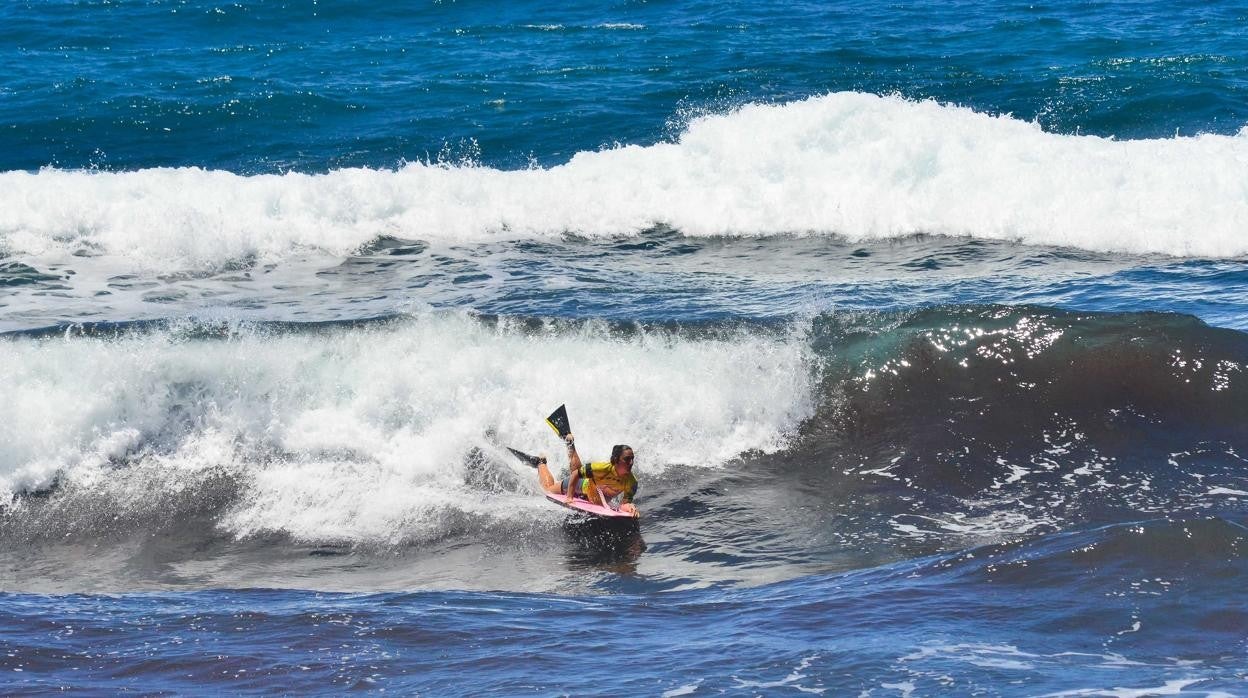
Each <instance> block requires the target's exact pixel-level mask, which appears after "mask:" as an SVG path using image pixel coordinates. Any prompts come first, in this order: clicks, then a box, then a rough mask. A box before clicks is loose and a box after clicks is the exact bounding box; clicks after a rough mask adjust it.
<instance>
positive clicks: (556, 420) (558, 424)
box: [546, 405, 572, 439]
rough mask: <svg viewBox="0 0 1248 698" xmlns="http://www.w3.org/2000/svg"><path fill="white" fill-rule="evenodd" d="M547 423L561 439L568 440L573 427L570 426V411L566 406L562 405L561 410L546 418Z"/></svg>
mask: <svg viewBox="0 0 1248 698" xmlns="http://www.w3.org/2000/svg"><path fill="white" fill-rule="evenodd" d="M546 423H547V424H549V425H550V428H551V429H554V430H555V433H556V434H558V435H559V438H561V439H563V438H567V436H568V434H571V433H572V425H570V424H568V409H567V406H566V405H560V406H559V409H557V410H555V411H554V412H552V413H551V415H550V416H549V417H547V418H546Z"/></svg>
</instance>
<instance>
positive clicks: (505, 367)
mask: <svg viewBox="0 0 1248 698" xmlns="http://www.w3.org/2000/svg"><path fill="white" fill-rule="evenodd" d="M793 332H794V333H796V334H794V335H793V336H789V335H777V336H767V337H764V336H759V335H756V334H746V333H744V332H743V331H742V332H726V333H725V334H724V336H720V337H714V338H711V337H703V338H696V339H694V338H689V337H684V338H682V337H680V336H677V335H674V334H671V333H668V332H665V331H641V332H640V333H639V334H635V335H630V338H629V339H628V340H626V341H621V340H619V339H618V338H615V336H614V335H613V334H612V333H611V332H609V331H608V329H607V328H605V327H603V326H600V325H597V324H594V323H591V324H588V325H580V326H576V327H566V326H565V327H562V328H553V327H551V328H547V329H545V330H542V331H537V332H534V331H531V330H520V329H518V328H516V327H514V326H511V325H509V324H508V323H506V322H501V323H499V324H498V325H490V324H488V323H482V322H480V321H478V320H476V319H474V318H471V317H467V316H462V315H426V316H421V317H418V318H412V319H408V320H404V321H399V322H396V323H392V324H387V325H382V326H374V327H371V328H364V329H360V328H356V329H351V330H329V331H323V332H312V333H297V334H268V333H265V332H261V331H246V330H245V328H243V329H240V330H239V331H238V332H236V333H235V334H234V335H233V336H231V337H230V338H223V339H202V338H201V339H192V338H189V336H188V334H187V332H186V330H185V329H174V330H172V331H162V332H157V333H152V334H141V335H130V336H124V337H122V338H118V339H110V340H105V339H93V338H81V337H78V338H70V339H64V338H56V339H42V340H33V339H9V340H5V341H0V365H3V366H5V368H6V396H5V397H6V399H5V400H3V401H0V496H3V495H9V494H11V493H13V492H18V491H22V490H29V489H32V488H41V487H46V486H48V485H50V484H51V483H52V482H53V481H54V479H56V478H58V477H59V478H60V481H61V483H62V484H63V485H64V486H66V487H67V488H72V489H73V490H74V491H75V492H76V493H77V494H78V496H81V495H82V493H84V492H86V493H87V494H88V495H89V493H90V492H91V491H93V490H99V491H101V492H105V493H106V494H107V496H108V497H109V498H110V499H118V500H121V501H118V503H117V506H119V507H123V508H124V507H126V506H128V502H129V501H134V502H142V501H159V499H160V497H161V496H162V494H170V493H172V492H174V491H175V490H178V489H179V488H185V487H195V486H197V485H196V483H197V482H200V481H202V479H203V477H204V475H205V473H208V472H211V473H221V472H224V473H226V474H227V475H228V476H230V477H231V478H233V479H234V480H236V481H238V482H239V483H240V487H239V491H240V494H239V495H238V497H237V502H236V503H235V504H234V506H233V507H232V508H231V509H230V510H229V511H228V512H227V513H226V514H224V515H223V517H222V519H221V520H220V521H219V524H220V525H221V526H222V527H223V528H224V529H225V530H227V531H229V532H231V533H234V534H236V535H239V536H246V535H250V534H264V533H272V532H282V533H287V534H290V535H292V536H295V537H296V538H299V539H303V540H310V541H321V540H335V541H341V540H345V541H378V542H383V543H384V542H394V541H395V540H406V539H418V538H422V537H429V536H437V535H438V534H439V533H440V532H441V530H442V527H443V522H444V521H445V520H446V519H447V518H448V517H450V518H455V517H460V518H462V517H463V516H485V517H496V518H497V517H513V516H518V515H526V514H523V512H524V511H525V510H526V509H527V510H529V513H528V514H527V516H529V517H532V516H539V515H540V513H535V512H541V513H549V514H551V515H554V513H555V512H554V510H553V509H550V510H548V509H547V508H545V507H543V506H542V505H540V504H534V502H540V498H538V497H536V496H535V494H536V492H537V489H536V478H535V476H534V475H533V473H532V471H531V470H529V469H528V468H527V466H522V465H519V464H511V461H510V456H508V455H507V454H506V452H505V451H504V450H503V449H502V446H504V445H507V446H514V447H517V448H520V449H522V450H525V451H529V452H537V451H542V450H549V451H551V452H552V454H553V455H552V463H553V464H555V465H556V466H558V465H560V464H561V463H562V462H563V456H562V453H561V451H560V450H559V444H558V440H557V439H556V437H555V436H554V434H553V433H551V431H550V429H549V428H548V427H547V426H546V425H545V424H544V422H543V420H544V418H545V416H546V415H547V414H548V413H549V412H550V411H551V410H552V409H553V408H555V407H557V406H558V405H559V404H560V403H562V402H566V403H567V406H568V411H569V414H570V415H571V417H572V424H573V427H574V429H575V430H576V434H577V440H578V443H579V444H580V445H581V450H582V451H583V452H584V453H585V455H586V456H588V457H590V458H604V457H605V456H606V455H607V454H608V452H609V450H610V448H611V445H612V444H614V443H618V442H627V443H630V444H631V445H632V446H633V447H634V448H635V449H636V451H637V453H638V473H639V475H641V477H642V478H643V480H645V479H648V478H649V479H650V480H651V482H655V478H661V476H662V473H663V471H664V470H665V469H666V468H668V467H671V466H672V464H676V463H679V464H682V466H683V467H716V466H718V465H719V464H721V463H723V462H725V461H726V460H727V459H730V458H732V457H733V456H734V455H736V454H738V453H740V452H742V451H745V450H747V449H762V450H774V449H777V448H780V447H782V446H783V445H784V439H785V434H786V433H788V432H791V430H792V429H793V428H794V427H795V425H797V424H800V423H801V422H802V421H803V420H804V419H805V418H807V417H808V416H809V415H810V413H811V411H812V410H813V397H812V392H813V390H814V380H815V377H814V376H812V374H811V358H810V356H809V349H808V344H807V342H806V341H804V340H803V339H802V337H801V336H800V335H801V331H800V330H799V329H794V330H793ZM691 395H694V396H697V398H696V399H688V397H687V396H691ZM680 396H685V397H684V398H682V397H680ZM474 451H475V452H484V453H485V454H486V464H487V467H490V468H499V469H502V470H506V469H508V468H512V469H513V470H512V471H511V472H512V474H513V477H512V479H513V481H514V482H517V483H520V484H519V485H518V487H519V488H520V489H511V490H506V489H505V490H503V491H493V492H491V491H489V489H488V488H486V489H485V490H482V489H481V488H480V487H479V486H478V485H474V484H472V482H473V478H472V477H471V475H472V473H471V472H469V471H470V470H471V469H472V468H474V467H477V468H479V467H481V466H480V464H479V462H477V461H474V460H473V459H472V458H467V456H468V455H469V454H470V453H473V452H474ZM474 462H477V465H475V466H474ZM130 479H133V481H134V482H135V483H142V484H143V486H142V487H138V486H135V487H133V488H132V490H133V491H127V485H126V484H125V483H126V482H128V481H130ZM154 488H155V489H156V490H162V489H163V490H167V491H166V492H162V491H153V489H154ZM525 488H528V489H525ZM5 498H6V499H7V497H5ZM643 499H644V498H643ZM643 504H644V502H643Z"/></svg>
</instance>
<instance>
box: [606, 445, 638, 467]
mask: <svg viewBox="0 0 1248 698" xmlns="http://www.w3.org/2000/svg"><path fill="white" fill-rule="evenodd" d="M631 450H633V447H632V446H629V445H627V444H616V445H614V446H612V447H611V465H619V464H620V459H621V458H623V457H624V452H625V451H631Z"/></svg>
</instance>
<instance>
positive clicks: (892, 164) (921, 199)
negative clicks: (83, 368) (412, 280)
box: [0, 92, 1248, 273]
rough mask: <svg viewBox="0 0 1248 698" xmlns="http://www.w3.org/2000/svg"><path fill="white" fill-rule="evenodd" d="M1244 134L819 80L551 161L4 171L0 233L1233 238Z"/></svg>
mask: <svg viewBox="0 0 1248 698" xmlns="http://www.w3.org/2000/svg"><path fill="white" fill-rule="evenodd" d="M1245 182H1248V132H1245V131H1242V130H1241V131H1240V133H1239V134H1237V135H1232V136H1223V135H1215V134H1204V135H1199V136H1182V137H1173V138H1165V139H1144V140H1117V139H1113V138H1105V137H1100V136H1081V135H1071V134H1055V133H1046V132H1045V131H1044V130H1043V129H1042V128H1041V127H1040V126H1038V125H1037V124H1035V123H1032V122H1026V121H1022V120H1019V119H1017V118H1013V117H1011V116H1009V115H996V116H994V115H990V114H985V113H981V112H976V111H973V110H971V109H967V108H964V107H958V106H953V105H947V104H941V103H939V102H937V101H935V100H924V101H915V100H909V99H906V98H903V97H900V96H876V95H872V94H863V93H853V92H845V93H836V94H829V95H824V96H819V97H812V98H809V99H805V100H801V101H797V102H789V103H783V104H750V105H746V106H743V107H740V108H738V109H735V110H733V111H731V112H730V113H727V114H711V115H706V116H699V117H696V118H693V119H691V120H690V121H689V123H688V124H687V126H685V127H684V128H683V130H682V131H680V133H679V135H678V136H677V137H676V138H675V140H674V141H672V142H661V143H656V144H653V145H648V146H640V145H620V146H617V147H610V148H607V149H603V150H593V151H582V152H579V153H577V154H575V155H574V156H572V157H571V158H570V159H569V160H568V162H566V163H565V164H562V165H557V166H552V167H537V166H534V167H530V168H527V169H520V170H498V169H494V168H490V167H486V166H482V165H477V164H474V163H473V162H472V161H471V160H460V161H451V162H438V161H434V162H414V163H409V164H407V165H405V166H403V167H401V168H398V169H395V170H388V169H366V168H353V169H345V170H333V171H329V172H325V173H321V174H308V173H297V172H291V173H286V174H264V175H252V176H240V175H236V174H233V173H231V172H227V171H218V170H203V169H200V168H194V167H191V168H177V169H170V168H156V169H147V170H139V171H134V172H98V171H89V170H73V171H66V170H59V169H55V168H47V169H43V170H40V171H38V172H13V171H10V172H5V173H3V174H0V249H4V250H5V251H6V253H7V254H8V255H10V256H13V257H15V258H19V259H24V260H31V261H39V262H44V263H46V262H49V261H54V260H61V259H65V258H66V256H67V255H73V254H79V255H84V256H97V255H98V256H107V257H115V258H119V259H120V260H122V261H123V262H124V265H125V266H128V267H132V268H135V269H142V270H146V271H149V272H166V273H167V272H173V271H182V270H197V269H203V268H212V267H219V266H220V265H223V264H225V263H228V262H231V261H234V260H239V259H255V260H256V261H258V262H272V261H276V260H281V259H284V258H287V257H290V256H293V255H297V254H299V253H301V252H307V251H314V252H317V253H321V254H325V255H331V256H343V255H348V254H350V253H352V252H354V251H357V250H359V249H360V248H361V247H362V246H364V245H366V244H368V243H369V242H370V241H373V240H375V239H377V238H380V237H396V238H400V239H409V240H425V241H445V242H456V243H461V242H462V243H472V242H483V241H497V240H500V239H501V240H510V239H523V238H535V239H558V238H560V237H562V236H565V235H569V234H571V235H580V236H585V237H588V238H593V239H599V238H611V237H619V236H630V235H636V234H638V233H640V232H643V231H646V230H651V229H654V228H659V227H662V228H668V229H672V230H675V231H679V232H680V233H682V234H684V235H688V236H698V237H706V236H774V235H835V236H839V237H842V238H844V239H847V240H850V241H866V240H883V239H891V238H898V237H904V236H908V235H915V234H930V235H942V236H951V237H968V238H973V239H984V240H1006V241H1015V242H1021V243H1024V244H1030V245H1047V246H1061V247H1071V248H1077V249H1082V250H1090V251H1098V252H1119V253H1127V254H1149V253H1153V254H1165V255H1172V256H1180V257H1182V256H1187V257H1237V256H1241V255H1244V254H1246V253H1248V243H1246V242H1245V240H1244V235H1243V232H1242V231H1243V230H1244V228H1245V226H1246V225H1248V186H1246V185H1245Z"/></svg>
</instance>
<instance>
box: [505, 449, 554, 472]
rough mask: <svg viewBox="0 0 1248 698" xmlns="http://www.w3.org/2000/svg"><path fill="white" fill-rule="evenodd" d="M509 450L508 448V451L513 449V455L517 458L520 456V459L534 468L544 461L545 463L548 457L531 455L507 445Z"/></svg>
mask: <svg viewBox="0 0 1248 698" xmlns="http://www.w3.org/2000/svg"><path fill="white" fill-rule="evenodd" d="M507 450H508V451H511V455H513V456H515V457H516V458H519V459H520V460H522V461H524V462H525V463H528V464H529V465H530V466H532V467H534V468H536V467H537V466H539V465H541V464H542V463H545V462H546V459H545V458H543V457H541V456H530V455H529V454H527V453H525V452H524V451H517V450H516V449H514V448H512V447H510V446H508V447H507Z"/></svg>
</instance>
